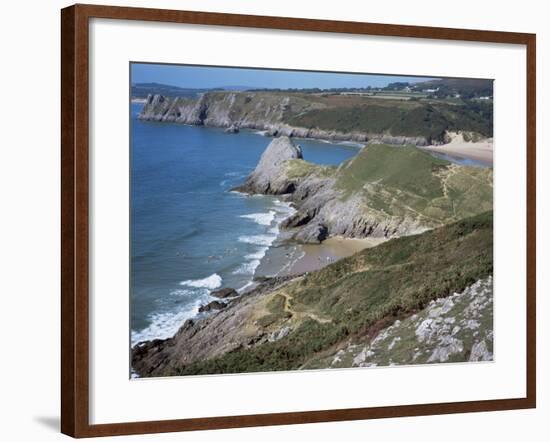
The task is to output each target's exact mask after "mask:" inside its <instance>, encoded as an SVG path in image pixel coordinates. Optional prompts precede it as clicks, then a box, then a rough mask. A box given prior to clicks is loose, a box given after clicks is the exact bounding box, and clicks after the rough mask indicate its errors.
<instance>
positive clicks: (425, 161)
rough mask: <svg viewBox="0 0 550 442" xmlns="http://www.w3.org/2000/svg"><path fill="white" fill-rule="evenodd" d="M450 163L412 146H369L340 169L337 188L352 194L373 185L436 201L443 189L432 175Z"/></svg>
mask: <svg viewBox="0 0 550 442" xmlns="http://www.w3.org/2000/svg"><path fill="white" fill-rule="evenodd" d="M450 164H451V163H450V162H449V161H445V160H442V159H438V158H435V157H433V156H432V155H430V154H428V153H426V152H423V151H421V150H419V149H417V148H416V147H412V146H406V147H396V146H388V145H369V146H366V147H365V148H363V150H362V151H361V152H359V154H357V156H356V157H354V158H353V159H351V160H348V161H347V162H346V163H345V164H344V165H342V166H341V167H340V169H339V171H338V178H337V185H338V187H340V188H341V189H343V190H345V191H346V192H348V193H352V192H357V191H358V190H360V189H362V188H363V186H364V185H365V183H376V184H380V185H384V186H389V187H395V188H399V189H401V190H403V191H405V192H411V193H414V194H417V195H420V196H422V197H426V198H436V197H438V196H442V195H443V190H442V188H441V183H440V180H439V179H438V178H437V176H435V174H434V172H436V171H437V170H438V169H440V168H442V167H445V166H449V165H450Z"/></svg>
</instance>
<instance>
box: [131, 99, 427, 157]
mask: <svg viewBox="0 0 550 442" xmlns="http://www.w3.org/2000/svg"><path fill="white" fill-rule="evenodd" d="M326 107H327V104H325V103H323V102H319V101H315V100H312V99H311V98H308V97H304V96H300V95H287V94H283V93H279V94H277V93H265V92H264V93H261V92H257V93H255V92H208V93H204V94H202V95H201V96H200V97H199V98H196V99H195V98H186V97H164V96H162V95H149V96H148V97H147V102H146V104H145V106H144V108H143V111H142V112H141V114H140V115H139V118H140V119H141V120H144V121H157V122H170V123H181V124H192V125H198V126H201V125H204V126H213V127H222V128H228V129H229V128H231V131H232V132H236V131H238V129H239V128H247V129H255V130H262V131H265V133H266V135H269V136H287V137H300V138H315V139H323V140H332V141H355V142H361V143H388V144H413V145H417V146H425V145H427V144H429V140H428V139H427V138H426V137H424V136H414V135H411V136H403V135H400V136H394V135H392V134H391V133H387V132H381V133H377V132H365V131H355V130H353V131H342V130H335V129H332V130H331V129H326V128H323V127H318V126H313V127H300V126H296V125H292V124H289V122H288V121H289V120H290V119H291V118H292V117H293V116H296V115H302V114H304V113H307V112H309V111H312V110H318V109H323V108H326Z"/></svg>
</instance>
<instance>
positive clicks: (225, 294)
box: [210, 287, 239, 299]
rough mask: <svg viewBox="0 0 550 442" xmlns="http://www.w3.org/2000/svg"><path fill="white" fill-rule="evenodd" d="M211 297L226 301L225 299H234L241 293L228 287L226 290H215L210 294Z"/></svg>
mask: <svg viewBox="0 0 550 442" xmlns="http://www.w3.org/2000/svg"><path fill="white" fill-rule="evenodd" d="M210 296H213V297H215V298H220V299H225V298H233V297H235V296H239V293H238V292H237V290H235V289H232V288H230V287H227V288H225V289H220V290H214V291H213V292H211V293H210Z"/></svg>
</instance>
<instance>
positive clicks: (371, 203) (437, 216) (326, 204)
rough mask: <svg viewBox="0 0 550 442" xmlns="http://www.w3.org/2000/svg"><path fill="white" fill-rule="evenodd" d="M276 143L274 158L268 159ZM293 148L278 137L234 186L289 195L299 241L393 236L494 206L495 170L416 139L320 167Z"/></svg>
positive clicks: (290, 225) (290, 220)
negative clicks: (437, 152)
mask: <svg viewBox="0 0 550 442" xmlns="http://www.w3.org/2000/svg"><path fill="white" fill-rule="evenodd" d="M274 143H276V146H277V152H276V157H277V158H278V159H279V161H278V162H277V163H276V164H275V163H274V162H271V163H270V162H268V161H265V159H264V156H266V157H270V156H271V155H270V150H271V149H274V148H275V147H274V146H275V144H274ZM281 145H286V151H285V150H284V149H283V150H282V149H281ZM295 149H296V148H295V146H294V143H293V142H292V141H291V140H290V139H289V138H285V137H282V138H278V139H276V140H275V141H273V142H272V144H270V146H268V148H267V149H266V152H265V153H264V156H262V160H261V161H260V163H259V165H258V167H257V168H256V170H255V171H254V172H253V173H252V174H251V175H250V176H249V177H248V179H247V180H246V182H245V183H244V184H243V185H242V186H239V187H237V188H236V189H235V190H238V191H240V192H246V193H265V194H286V195H287V198H288V199H289V200H290V201H292V202H294V204H295V207H296V209H297V211H296V213H295V214H294V215H292V216H291V217H290V218H288V219H287V220H285V222H284V223H283V227H284V228H287V229H291V231H292V232H293V236H294V238H295V239H296V240H298V241H302V242H319V241H322V240H323V239H325V238H326V237H328V236H334V235H341V236H347V237H367V236H372V237H386V238H391V237H395V236H402V235H409V234H414V233H420V232H423V231H425V230H427V229H431V228H434V227H439V226H441V225H444V224H447V223H450V222H453V221H457V220H459V219H462V218H466V217H469V216H473V215H476V214H478V213H481V212H484V211H487V210H491V209H492V205H493V188H492V181H493V171H492V169H483V168H476V167H465V166H459V165H456V164H453V163H450V162H449V161H446V160H442V159H438V158H435V157H433V156H432V155H430V154H428V153H426V152H424V151H422V150H420V149H418V148H416V147H412V146H403V147H396V146H389V145H375V144H371V145H367V146H366V147H364V148H363V149H362V150H361V151H360V152H359V153H358V154H357V156H355V157H354V158H352V159H350V160H348V161H346V162H344V163H343V164H342V165H340V166H339V167H338V168H333V167H322V166H317V165H313V164H310V163H308V162H307V161H305V160H304V159H302V158H301V152H300V156H297V154H295V153H294V152H295ZM285 152H286V153H285Z"/></svg>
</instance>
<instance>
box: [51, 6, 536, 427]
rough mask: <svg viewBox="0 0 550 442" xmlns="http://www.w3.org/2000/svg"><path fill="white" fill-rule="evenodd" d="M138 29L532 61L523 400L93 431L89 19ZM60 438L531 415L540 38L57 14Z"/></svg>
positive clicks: (76, 10) (128, 12) (229, 17)
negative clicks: (238, 31) (302, 36)
mask: <svg viewBox="0 0 550 442" xmlns="http://www.w3.org/2000/svg"><path fill="white" fill-rule="evenodd" d="M90 18H105V19H114V20H141V21H158V22H170V23H187V24H202V25H216V26H233V27H249V28H267V29H278V30H300V31H317V32H328V33H346V34H351V35H353V34H358V35H373V36H392V37H409V38H420V39H437V40H459V41H469V42H489V43H510V44H517V45H524V46H525V47H526V53H527V64H526V66H525V69H526V73H527V76H526V78H527V84H526V90H527V122H526V124H527V140H526V142H527V213H526V220H527V251H526V253H527V263H526V266H527V267H526V268H527V288H526V290H527V300H526V305H527V309H526V311H527V318H526V320H527V330H526V336H527V342H526V346H527V347H526V348H527V359H526V361H525V363H526V375H527V378H526V386H527V388H526V390H527V394H526V396H525V397H518V398H512V399H499V400H482V401H472V402H454V403H443V404H441V403H434V404H418V405H404V406H392V407H374V408H354V409H333V410H312V411H306V412H296V413H276V414H256V415H244V416H220V417H205V418H193V419H177V420H165V421H145V422H131V423H125V422H121V423H115V424H100V425H90V423H89V421H88V415H89V399H90V398H89V385H90V384H89V382H90V377H89V358H90V356H89V328H90V323H89V293H88V286H89V274H88V265H89V250H90V245H89V238H88V233H89V209H88V203H89V191H90V189H89V184H88V179H89V161H88V153H89V141H88V140H89V135H90V127H89V98H88V93H89V68H90V66H89V58H88V57H89V48H88V45H89V31H88V29H89V20H90ZM61 35H62V41H61V60H62V62H61V82H62V88H61V231H62V235H61V252H62V257H61V270H62V277H61V318H62V324H61V350H62V352H61V431H62V432H63V433H65V434H67V435H70V436H73V437H93V436H109V435H126V434H142V433H160V432H172V431H188V430H206V429H219V428H237V427H251V426H265V425H288V424H303V423H313V422H332V421H345V420H359V419H378V418H385V417H402V416H420V415H436V414H448V413H465V412H479V411H497V410H511V409H524V408H534V407H535V404H536V347H535V346H536V335H535V333H536V332H535V331H536V294H535V292H536V287H535V279H536V278H535V276H536V274H535V272H536V262H535V260H536V244H535V243H536V232H535V229H536V225H535V223H536V217H535V210H536V206H535V204H536V193H535V181H536V178H535V146H536V138H535V137H536V129H535V125H536V121H535V120H536V105H535V90H536V89H535V88H536V66H535V63H536V61H535V60H536V52H535V51H536V49H535V48H536V38H535V35H534V34H526V33H510V32H495V31H481V30H466V29H447V28H435V27H422V26H403V25H391V24H376V23H357V22H341V21H331V20H309V19H301V18H284V17H262V16H252V15H237V14H219V13H208V12H192V11H175V10H161V9H142V8H127V7H112V6H97V5H94V6H92V5H74V6H70V7H68V8H65V9H63V10H62V11H61Z"/></svg>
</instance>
